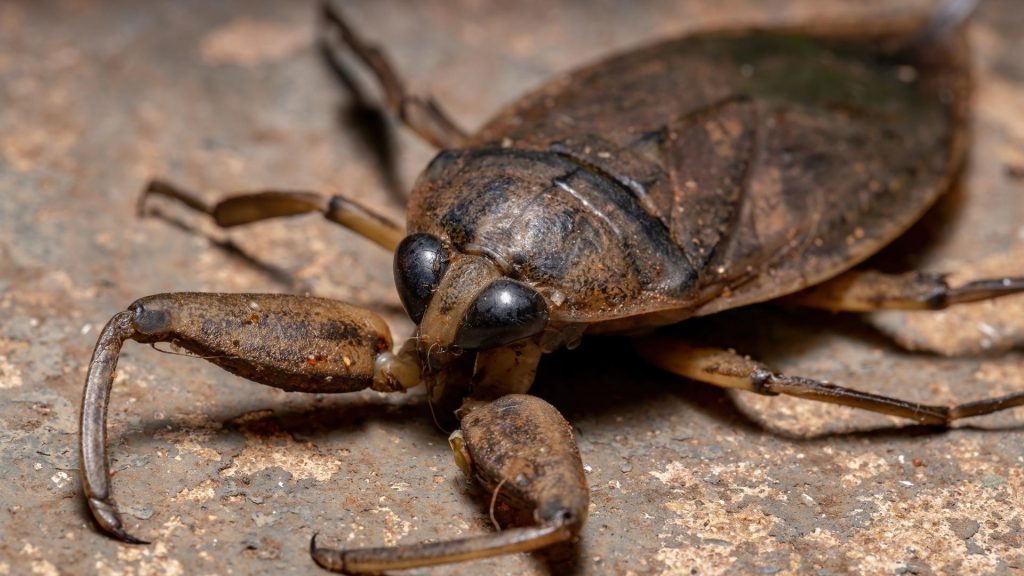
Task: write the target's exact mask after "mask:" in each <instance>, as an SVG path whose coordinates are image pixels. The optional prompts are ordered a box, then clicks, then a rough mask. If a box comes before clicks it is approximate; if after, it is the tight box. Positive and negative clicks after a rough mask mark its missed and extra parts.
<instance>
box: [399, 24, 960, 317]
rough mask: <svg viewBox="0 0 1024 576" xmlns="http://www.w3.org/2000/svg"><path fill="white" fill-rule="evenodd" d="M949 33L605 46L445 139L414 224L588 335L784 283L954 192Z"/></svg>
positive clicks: (955, 78) (841, 263)
mask: <svg viewBox="0 0 1024 576" xmlns="http://www.w3.org/2000/svg"><path fill="white" fill-rule="evenodd" d="M949 35H950V36H955V37H950V38H945V39H943V40H941V41H935V40H933V41H931V42H929V43H926V44H925V43H915V42H914V40H913V39H914V38H916V37H917V36H916V35H915V33H914V32H910V31H878V30H875V31H871V32H870V33H868V32H865V31H858V30H854V29H849V30H846V29H843V28H841V27H840V28H834V29H832V30H830V31H829V32H828V33H827V34H826V33H806V32H802V31H797V30H789V31H777V30H775V31H749V30H748V31H727V32H717V33H705V34H700V35H695V36H690V37H686V38H682V39H678V40H673V41H668V42H664V43H660V44H657V45H654V46H651V47H648V48H644V49H640V50H636V51H633V52H628V53H625V54H622V55H617V56H614V57H611V58H609V59H607V60H604V61H602V62H600V63H598V64H595V65H592V66H590V67H587V68H584V69H582V70H580V71H578V72H575V73H573V74H571V75H568V76H566V77H565V78H562V79H560V80H557V81H554V82H551V83H549V84H547V85H545V86H543V87H541V88H540V89H538V90H536V91H535V92H533V93H531V94H529V95H527V96H526V97H524V98H522V99H521V100H519V101H517V102H515V103H514V104H512V105H511V106H510V107H509V108H507V109H506V110H505V111H504V112H502V113H501V114H499V115H498V116H497V117H496V118H494V119H493V120H492V121H491V122H489V123H488V124H486V125H485V126H484V127H483V128H482V129H481V130H480V131H479V132H478V133H477V134H476V135H475V136H474V137H473V139H472V142H471V145H470V146H468V147H467V149H465V150H460V151H446V152H442V154H441V155H439V157H438V158H437V159H435V161H434V162H433V163H432V164H431V166H429V167H428V168H427V170H426V171H425V172H424V175H423V176H422V177H421V178H420V180H419V182H418V183H417V186H416V188H415V190H414V192H413V196H412V199H411V202H410V216H409V229H410V232H428V233H432V234H435V235H437V236H439V237H441V238H443V239H445V240H447V241H449V242H451V243H452V244H453V245H454V246H455V248H456V249H459V250H464V251H470V252H475V253H483V254H486V255H488V256H490V257H492V258H494V259H495V261H497V262H499V264H500V265H501V266H502V267H503V268H504V269H505V271H506V273H507V274H509V275H510V276H513V277H518V278H520V279H523V280H525V281H527V282H530V283H532V284H534V285H535V286H537V287H539V288H540V289H541V290H542V291H545V293H547V294H548V295H549V297H551V298H552V299H553V301H554V304H555V306H554V308H553V310H552V318H553V319H555V320H559V321H562V322H567V323H577V322H582V323H587V324H591V325H592V326H591V329H592V330H599V331H607V330H621V329H630V328H634V327H637V326H651V325H659V324H666V323H670V322H675V321H678V320H681V319H683V318H686V317H688V316H693V315H704V314H710V313H714V312H718V311H721V310H724V309H728V308H733V307H737V306H742V305H746V304H751V303H754V302H759V301H763V300H768V299H772V298H776V297H779V296H782V295H785V294H789V293H792V292H795V291H798V290H800V289H802V288H804V287H806V286H808V285H812V284H815V283H818V282H821V281H823V280H825V279H828V278H830V277H833V276H835V275H836V274H839V273H840V272H843V271H844V270H846V269H848V268H850V267H851V266H853V265H855V264H856V263H858V262H860V261H862V260H864V259H865V258H867V257H868V256H870V255H871V254H873V253H874V252H876V251H878V250H879V249H880V248H882V247H883V246H884V245H886V244H887V243H889V242H890V241H892V240H893V239H894V238H895V237H896V236H898V235H899V234H901V233H902V232H903V231H905V230H906V229H907V228H908V227H909V226H910V225H911V224H912V223H913V222H914V221H915V220H917V219H918V218H919V217H920V216H921V215H922V214H923V213H924V211H925V210H926V209H927V208H928V207H929V206H930V205H931V204H932V203H933V202H934V201H935V200H936V199H937V198H938V197H939V196H940V195H941V194H942V193H943V192H944V191H945V190H947V189H948V187H949V186H950V183H951V179H952V176H953V174H954V173H955V172H956V169H957V167H958V166H959V164H960V163H961V158H962V156H963V149H964V146H963V132H964V129H963V126H964V118H965V115H966V114H965V110H966V106H967V98H968V84H969V83H968V74H967V70H966V64H965V51H964V49H963V40H962V38H961V37H960V33H959V32H957V33H956V34H949Z"/></svg>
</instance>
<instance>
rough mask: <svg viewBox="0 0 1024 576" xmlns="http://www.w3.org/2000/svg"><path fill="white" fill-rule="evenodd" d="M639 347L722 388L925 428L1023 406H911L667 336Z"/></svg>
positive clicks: (1018, 400)
mask: <svg viewBox="0 0 1024 576" xmlns="http://www.w3.org/2000/svg"><path fill="white" fill-rule="evenodd" d="M635 348H636V350H637V352H639V354H640V355H641V356H643V357H644V358H645V359H646V360H648V361H649V362H651V363H652V364H654V365H655V366H658V367H659V368H661V369H663V370H667V371H669V372H672V373H674V374H678V375H680V376H685V377H686V378H691V379H693V380H697V381H700V382H706V383H708V384H714V385H715V386H720V387H722V388H735V389H738V390H746V391H748V392H754V393H757V394H764V395H767V396H775V395H778V394H785V395H787V396H796V397H799V398H807V399H809V400H817V401H819V402H828V403H831V404H842V405H844V406H851V407H854V408H860V409H862V410H870V411H871V412H879V413H881V414H888V415H890V416H899V417H901V418H907V419H909V420H914V421H915V422H919V423H921V424H928V425H935V426H947V425H949V424H950V423H951V422H953V421H954V420H959V419H961V418H969V417H971V416H981V415H983V414H990V413H992V412H998V411H999V410H1005V409H1007V408H1012V407H1014V406H1021V405H1024V392H1017V393H1015V394H1008V395H1006V396H999V397H996V398H986V399H984V400H976V401H974V402H966V403H964V404H957V405H954V406H938V405H932V404H918V403H915V402H907V401H906V400H900V399H898V398H891V397H889V396H881V395H878V394H871V393H869V392H861V391H859V390H854V389H852V388H844V387H842V386H836V385H834V384H828V383H826V382H819V381H817V380H811V379H809V378H800V377H798V376H786V375H783V374H780V373H778V372H775V371H773V370H771V369H770V368H768V367H767V366H765V365H764V364H761V363H760V362H757V361H754V360H751V359H749V358H746V357H744V356H740V355H739V354H736V353H735V352H731V351H728V350H722V349H719V348H707V347H702V346H694V345H691V344H688V343H685V342H681V341H678V340H674V339H672V338H669V337H665V336H652V337H647V338H641V339H638V340H637V341H636V342H635Z"/></svg>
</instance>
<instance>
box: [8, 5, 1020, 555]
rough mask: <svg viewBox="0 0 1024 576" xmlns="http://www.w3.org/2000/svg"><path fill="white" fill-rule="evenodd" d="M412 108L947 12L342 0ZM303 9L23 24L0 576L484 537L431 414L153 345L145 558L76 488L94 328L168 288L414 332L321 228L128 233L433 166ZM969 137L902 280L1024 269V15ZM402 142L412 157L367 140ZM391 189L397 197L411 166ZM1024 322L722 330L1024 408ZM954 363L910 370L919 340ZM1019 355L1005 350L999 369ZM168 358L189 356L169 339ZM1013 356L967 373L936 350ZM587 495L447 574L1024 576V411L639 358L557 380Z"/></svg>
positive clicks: (787, 353)
mask: <svg viewBox="0 0 1024 576" xmlns="http://www.w3.org/2000/svg"><path fill="white" fill-rule="evenodd" d="M344 4H345V8H346V10H347V11H348V12H350V14H351V17H352V18H353V19H354V20H355V21H356V22H357V23H358V25H359V27H360V28H361V29H363V30H365V33H366V35H368V36H370V37H372V38H375V39H378V40H379V41H381V42H382V43H384V44H386V45H387V46H388V48H389V49H390V50H391V53H392V54H393V57H394V60H395V61H396V63H397V65H398V67H399V68H400V69H401V70H402V71H404V72H405V74H406V75H407V76H408V78H409V79H410V82H411V83H412V84H413V86H414V87H416V88H418V89H421V90H430V91H433V92H434V93H436V95H437V96H438V98H439V100H440V101H442V102H443V103H444V104H445V105H446V107H447V108H448V109H449V110H450V111H452V113H453V114H454V115H455V116H456V117H458V118H460V119H462V121H463V123H464V124H465V125H467V126H475V125H479V124H480V123H481V122H483V121H484V120H485V119H486V118H487V116H488V115H489V114H490V113H491V112H493V111H494V110H495V109H496V108H497V107H498V106H500V105H501V104H502V103H505V102H507V101H509V100H510V99H512V98H514V97H515V96H516V95H517V94H519V93H521V92H522V91H524V90H525V89H527V88H529V87H532V86H535V85H536V84H538V83H539V82H541V81H542V80H544V79H545V78H548V77H549V76H550V75H552V74H554V73H557V72H558V71H564V70H567V69H569V68H571V67H572V66H575V65H578V64H581V63H583V62H586V61H589V60H591V59H593V58H595V57H597V56H599V55H601V54H605V53H608V52H610V51H614V50H616V49H620V48H622V47H627V46H632V45H635V44H637V43H642V42H647V41H651V40H653V39H657V38H663V37H666V36H669V35H672V34H677V33H680V32H683V31H686V30H694V29H698V28H702V27H706V26H712V25H716V24H720V23H725V22H735V21H745V22H761V23H771V22H780V21H792V20H801V19H810V20H813V19H820V18H827V17H856V18H860V17H863V18H869V17H870V18H884V17H899V16H901V15H906V14H908V13H913V12H914V11H916V10H920V9H922V8H924V7H927V6H929V5H931V4H932V3H931V2H930V1H928V0H919V1H917V0H915V1H912V2H898V1H896V0H891V1H889V0H886V1H883V0H864V1H862V2H858V3H848V2H843V1H841V0H831V1H828V2H818V1H814V0H794V1H792V2H783V1H781V0H771V1H759V0H719V1H717V2H714V3H708V2H700V1H698V0H689V1H685V2H684V1H677V0H671V1H669V0H663V1H650V2H643V3H626V2H613V1H603V2H584V1H582V0H570V1H563V2H556V3H551V2H541V1H536V2H530V3H506V2H500V1H499V0H462V1H458V2H455V1H441V0H432V1H429V2H417V3H415V4H413V3H404V2H400V1H398V0H389V1H386V2H369V1H365V2H355V1H352V2H345V3H344ZM314 12H315V10H314V6H313V4H312V3H311V2H305V1H303V2H274V1H271V0H263V1H242V0H234V1H228V0H225V1H221V2H204V1H200V0H193V1H182V2H134V1H128V0H120V1H117V0H111V1H106V2H100V1H87V0H66V1H60V2H54V1H46V2H43V1H33V0H22V1H11V0H8V1H6V2H3V3H0V503H2V508H0V575H6V574H28V573H34V574H44V575H50V574H61V573H67V574H88V573H95V574H125V575H129V574H131V575H149V574H252V573H260V572H271V573H278V574H293V573H294V574H300V573H301V574H306V573H311V572H315V570H316V568H315V567H314V566H313V565H312V563H311V561H310V560H309V558H308V556H307V552H306V545H307V543H308V539H309V537H310V535H312V534H313V533H314V532H317V531H319V532H320V533H321V538H322V541H323V542H325V543H330V544H340V545H345V546H365V545H379V544H393V543H396V542H415V541H419V540H423V539H437V538H446V537H450V536H456V535H462V534H473V533H479V532H483V531H487V530H490V529H491V528H490V522H489V520H488V518H487V513H486V505H485V503H484V502H485V498H481V495H480V494H478V493H476V491H474V490H473V489H472V488H471V487H469V486H468V485H467V484H466V483H465V482H464V481H463V479H462V478H461V476H460V473H459V471H458V469H457V468H456V467H455V466H453V465H452V460H451V457H450V454H449V450H448V447H447V445H446V442H445V434H444V433H443V432H441V431H439V430H437V429H436V428H435V426H434V424H433V423H432V421H431V418H430V416H429V413H428V411H427V408H426V406H425V405H424V403H423V401H422V399H421V398H420V397H418V396H417V395H416V394H411V395H409V396H404V397H403V396H393V397H388V396H384V395H378V394H375V393H361V394H355V395H351V396H348V397H314V396H303V395H291V394H286V393H283V392H279V391H276V390H272V389H269V388H265V387H261V386H257V385H253V384H250V383H247V382H245V381H242V380H240V379H238V378H235V377H232V376H230V375H228V374H225V373H223V372H221V371H219V370H217V369H216V368H214V367H212V366H210V365H208V364H206V363H204V362H202V361H200V360H196V359H191V358H184V357H180V356H175V355H172V354H162V353H160V352H158V351H155V350H151V349H148V348H146V347H143V346H139V345H133V344H129V345H128V346H127V347H126V349H125V353H124V355H123V357H122V362H121V369H120V370H119V372H118V375H117V384H116V387H115V390H114V394H113V400H112V411H111V425H110V434H109V437H110V443H111V446H112V455H113V469H114V470H115V471H116V476H115V479H114V486H115V492H116V496H117V500H118V501H119V502H120V504H121V505H122V507H123V508H124V509H125V510H126V511H127V512H128V516H127V519H128V523H129V529H130V530H131V531H132V532H133V533H134V534H137V535H139V536H142V537H145V538H148V539H152V540H153V541H154V544H152V545H150V546H128V545H123V544H119V543H117V542H114V541H112V540H110V539H108V538H105V537H102V536H100V535H99V534H97V532H96V530H95V529H94V528H93V526H92V524H91V523H90V520H89V518H88V516H87V512H86V509H85V506H84V505H83V502H82V498H81V494H80V488H79V479H78V472H77V465H78V456H77V447H76V442H77V433H76V427H77V418H78V408H79V402H80V394H81V388H82V384H83V381H84V377H85V369H86V363H87V362H88V359H89V355H90V352H91V349H92V346H93V344H94V342H95V338H96V334H97V330H98V329H99V328H100V327H102V325H103V323H104V322H105V321H106V320H107V319H108V318H109V317H110V316H111V315H112V314H113V313H115V312H116V311H118V310H120V309H122V308H123V307H124V306H126V305H127V304H128V303H129V302H131V301H132V300H133V299H135V298H136V297H138V296H141V295H144V294H150V293H155V292H162V291H169V290H207V291H290V292H303V291H310V292H313V293H316V294H319V295H324V296H331V297H336V298H340V299H344V300H348V301H352V302H355V303H358V304H361V305H366V306H374V307H377V308H380V309H383V310H385V311H386V312H387V314H388V319H389V321H392V323H393V326H394V329H395V331H396V332H397V333H398V334H399V335H404V334H408V332H409V329H410V327H409V325H408V323H407V322H406V321H405V320H403V319H402V318H401V316H400V314H399V312H400V308H399V306H398V301H397V298H396V296H395V294H394V292H393V289H392V288H391V284H390V282H391V281H390V268H391V264H390V257H389V255H388V254H385V253H383V251H381V250H379V249H377V248H375V247H373V246H370V245H368V244H366V243H365V242H362V241H360V240H359V239H357V238H355V237H354V236H353V235H351V234H349V233H347V232H345V231H343V230H339V229H336V228H331V227H329V226H327V225H325V224H323V223H321V222H319V221H317V220H316V219H315V218H312V219H297V220H294V221H289V222H272V223H266V224H261V225H259V226H253V227H251V228H248V229H238V230H234V231H231V232H230V233H229V234H225V233H223V232H221V231H218V230H214V229H212V228H211V227H210V226H209V225H208V224H207V223H205V222H202V221H200V220H198V219H196V218H194V217H192V215H189V214H185V213H183V212H180V211H176V210H174V209H172V208H170V207H167V208H166V211H167V213H168V215H169V216H170V217H171V218H172V219H176V220H178V221H179V223H180V224H182V225H184V226H188V227H192V228H195V229H196V233H190V232H188V231H185V230H183V229H181V227H176V226H173V225H171V224H170V223H168V222H167V221H164V220H158V219H149V220H144V221H140V220H137V219H135V217H134V206H133V203H134V200H135V197H136V195H137V193H138V191H139V189H140V188H141V187H142V185H143V182H144V181H145V180H146V179H147V178H149V177H151V176H154V175H162V176H166V177H168V178H172V179H174V180H176V181H179V182H181V183H182V184H185V185H188V186H192V187H196V188H201V189H203V190H205V191H206V192H205V196H206V197H207V198H211V199H212V198H214V197H215V196H216V195H217V193H218V191H227V190H232V189H239V188H253V187H256V188H259V187H264V186H270V185H281V186H288V187H293V188H313V189H320V190H324V191H336V190H338V191H340V190H344V191H345V192H347V193H349V194H352V195H353V196H355V197H357V198H360V199H362V200H364V201H366V202H367V203H369V204H371V205H373V206H375V207H377V208H378V209H380V210H382V211H385V212H388V213H391V214H396V215H397V214H400V213H401V200H400V196H401V193H402V190H403V189H404V188H405V187H407V186H408V184H409V183H410V181H411V179H412V178H414V176H415V174H416V172H417V170H418V169H419V168H420V167H422V166H423V165H424V164H425V162H426V161H427V160H428V159H429V158H430V156H431V151H430V150H429V149H428V148H426V147H425V146H424V145H422V144H420V143H419V142H417V141H416V140H415V139H413V138H412V137H410V136H409V135H408V134H407V133H406V132H404V131H402V130H392V131H390V132H388V133H387V134H389V135H390V136H389V137H388V138H384V139H380V138H378V139H377V141H376V143H375V144H374V143H368V142H367V139H366V138H365V137H363V136H362V134H363V132H361V131H360V130H359V129H358V128H359V125H357V123H355V122H354V121H353V118H354V116H353V114H352V113H351V102H352V99H351V96H350V94H349V93H348V92H346V91H345V90H344V89H342V88H340V87H339V86H338V85H337V83H336V82H335V81H334V79H333V78H332V77H331V76H330V75H329V74H328V73H327V72H326V71H325V68H324V66H323V64H322V62H321V60H320V59H319V58H318V55H317V53H316V51H315V49H314V46H313V45H312V44H311V39H312V38H313V36H314V27H313V16H314ZM972 37H973V40H974V43H975V46H976V49H977V50H976V54H975V59H976V61H977V64H978V91H977V97H976V105H975V110H976V130H975V133H976V138H975V142H974V144H973V155H972V161H971V164H970V166H969V169H968V171H967V174H966V177H965V179H964V185H963V188H962V190H960V191H959V192H957V193H956V194H954V195H953V196H951V198H950V200H949V201H948V202H946V203H945V204H944V205H943V206H942V207H940V208H939V209H937V210H936V211H934V212H933V213H932V214H931V215H930V217H929V223H930V224H929V225H927V226H923V227H921V228H919V229H918V230H917V231H916V233H915V234H913V235H912V236H911V237H910V238H909V239H908V240H905V241H903V242H901V243H900V245H899V246H897V249H896V250H894V251H891V252H889V255H888V257H886V258H885V260H884V261H882V263H881V264H882V265H886V266H895V265H897V263H902V264H903V265H919V266H923V267H927V268H929V269H933V270H951V271H956V272H958V273H959V274H961V275H963V276H964V277H967V276H971V275H972V274H976V273H981V272H982V271H984V270H988V273H993V272H992V271H998V273H1009V272H1015V273H1017V274H1024V262H1022V260H1024V258H1022V255H1024V196H1022V192H1024V60H1022V59H1021V58H1020V55H1021V54H1022V53H1024V40H1022V39H1024V11H1022V10H1021V9H1020V7H1019V5H1018V4H1017V2H1016V0H986V1H985V2H984V3H983V6H982V7H981V10H980V12H979V14H978V16H977V21H976V24H975V25H974V27H973V29H972ZM389 145H390V147H392V148H393V149H394V152H395V155H394V159H393V163H389V162H388V161H387V160H386V159H384V160H381V159H380V158H379V157H378V156H375V153H374V151H375V150H378V151H379V150H381V149H387V148H388V147H389ZM389 166H393V168H394V170H393V171H394V175H393V177H388V176H387V174H388V173H389V172H388V170H389V168H388V167H389ZM1022 312H1024V303H1022V302H1021V300H1020V299H1016V300H1015V301H1006V302H1004V303H1002V304H999V305H995V304H991V303H988V304H980V305H976V306H973V307H971V308H969V309H964V310H960V311H955V312H953V311H951V312H946V313H939V314H915V315H907V314H888V315H879V316H876V317H873V318H858V317H855V316H832V315H828V314H813V313H808V312H798V311H786V310H779V309H763V310H753V311H739V312H734V313H730V314H728V315H726V316H725V317H724V318H718V319H712V320H711V321H707V322H701V323H697V324H695V325H693V326H691V327H690V328H689V329H690V330H696V331H699V332H702V333H706V334H707V337H708V338H709V339H710V340H714V341H717V342H723V343H726V344H729V345H732V346H734V347H736V348H737V349H739V350H741V351H743V352H746V353H750V354H754V355H757V356H759V357H761V358H763V359H765V360H768V361H770V362H772V363H774V364H775V365H777V366H779V367H780V368H782V369H784V370H785V371H787V372H790V373H800V374H806V375H809V376H816V377H819V378H824V379H829V380H832V381H835V382H841V383H844V384H847V385H851V386H857V387H860V388H863V389H866V390H872V391H876V392H883V393H890V394H898V395H900V396H902V397H905V398H910V399H919V400H928V401H942V402H944V401H954V400H966V399H971V398H979V397H983V396H986V395H989V394H995V393H1003V392H1006V391H1009V390H1019V389H1022V388H1024V368H1022V365H1024V364H1022V362H1021V361H1022V359H1024V358H1022V355H1021V353H1020V352H1019V351H1012V350H1011V349H1013V348H1018V347H1019V344H1020V343H1021V341H1022V339H1024V337H1022V335H1024V314H1022ZM897 340H898V341H900V342H903V343H905V344H908V345H911V346H914V347H916V348H920V349H924V350H932V351H935V352H937V353H933V352H923V353H917V354H910V353H907V352H903V351H901V350H900V348H898V347H897V346H896V345H895V344H894V341H897ZM1007 350H1011V351H1009V352H1007ZM164 351H168V350H167V349H164ZM962 351H973V352H975V353H978V352H986V351H987V352H990V353H989V354H983V355H980V356H979V355H977V354H975V355H974V356H972V357H968V358H947V357H944V356H942V355H941V354H943V353H944V354H950V353H955V352H962ZM537 392H538V393H539V394H541V395H543V396H544V397H546V398H549V399H550V400H552V401H553V402H554V403H555V404H556V405H557V406H559V407H560V408H561V409H562V410H563V412H564V413H565V414H566V415H567V417H568V418H569V419H570V420H571V421H572V422H573V423H574V425H575V426H576V430H577V433H578V437H579V441H580V447H581V449H582V452H583V457H584V460H585V461H586V463H587V465H588V473H589V480H590V484H591V486H592V489H593V506H592V510H591V514H590V521H589V523H588V524H587V526H586V529H585V531H584V533H583V537H582V541H581V542H580V544H579V545H578V546H577V547H575V548H574V549H571V550H568V551H562V553H561V554H559V555H555V556H548V557H544V556H536V555H516V556H511V557H505V558H499V559H494V560H487V561H483V562H478V563H474V564H466V565H457V566H451V567H446V568H440V569H436V570H431V571H420V573H431V574H479V573H490V574H519V573H526V574H568V573H575V574H749V573H754V574H798V573H799V574H843V573H870V574H956V573H960V574H1009V573H1015V572H1020V571H1022V570H1024V556H1022V552H1021V547H1022V544H1024V532H1022V517H1021V510H1022V507H1024V492H1022V490H1024V474H1022V470H1021V465H1022V462H1024V443H1022V440H1024V433H1022V429H1021V422H1022V421H1024V412H1022V411H1020V410H1017V411H1014V412H1011V413H1007V414H1002V415H997V416H993V417H987V418H981V419H977V420H975V421H971V422H969V423H965V424H964V425H961V426H958V428H957V429H955V430H951V431H947V432H941V431H934V430H928V429H923V428H919V427H914V426H907V425H905V424H904V423H902V422H897V421H895V420H891V419H888V418H884V417H879V416H873V415H869V414H860V413H857V412H853V411H851V410H847V409H842V408H835V407H827V406H820V405H814V404H811V403H807V402H801V401H798V400H790V399H763V398H748V397H741V396H736V397H733V396H732V395H730V394H727V393H724V392H721V391H718V390H714V389H709V388H707V387H704V386H699V385H696V384H691V383H685V382H682V381H680V380H678V379H675V378H672V377H669V376H666V375H663V374H660V373H658V372H656V371H654V370H651V369H649V368H645V367H643V366H641V365H640V364H639V363H638V362H637V360H636V359H635V358H634V357H633V356H632V355H631V354H630V353H628V352H626V351H624V350H622V349H621V348H620V347H619V346H618V344H617V343H616V342H615V341H591V342H589V343H587V344H585V345H584V347H583V348H582V349H580V350H577V351H575V352H572V353H567V354H562V355H559V356H557V357H554V358H552V359H550V361H549V362H547V363H546V364H545V366H544V367H543V370H542V374H541V377H540V382H539V384H538V386H537Z"/></svg>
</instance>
